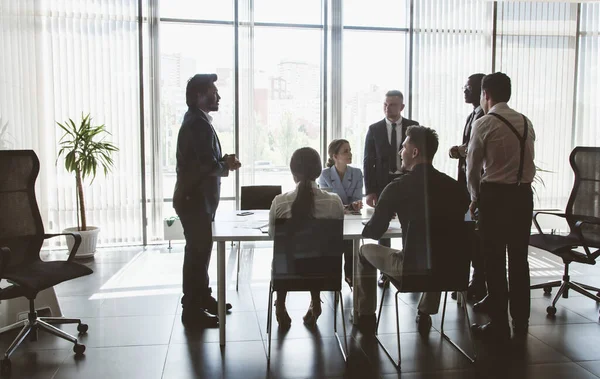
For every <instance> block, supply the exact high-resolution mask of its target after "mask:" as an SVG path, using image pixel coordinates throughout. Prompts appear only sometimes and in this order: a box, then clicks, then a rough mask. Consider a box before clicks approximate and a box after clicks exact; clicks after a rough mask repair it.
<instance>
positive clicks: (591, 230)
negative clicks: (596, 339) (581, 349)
mask: <svg viewBox="0 0 600 379" xmlns="http://www.w3.org/2000/svg"><path fill="white" fill-rule="evenodd" d="M569 162H570V163H571V167H572V168H573V173H574V174H575V182H574V184H573V189H572V190H571V196H569V201H568V203H567V208H566V209H565V213H550V212H534V215H533V224H534V225H535V227H536V229H537V231H538V233H539V234H533V235H531V237H530V238H529V244H530V245H531V246H535V247H537V248H539V249H542V250H546V251H548V252H550V253H552V254H554V255H556V256H558V257H559V258H561V259H562V260H563V263H564V264H565V270H564V274H563V277H562V280H556V281H552V282H548V283H541V284H536V285H532V286H531V289H537V288H543V289H544V292H545V293H548V294H549V293H551V292H552V288H553V287H560V288H559V290H558V292H557V293H556V296H554V300H552V305H550V306H548V308H546V312H547V313H548V314H549V315H551V316H553V315H555V314H556V302H557V301H558V299H559V298H560V296H561V295H562V296H563V297H564V298H567V297H568V296H569V289H573V290H575V291H577V292H579V293H580V294H582V295H584V296H587V297H589V298H590V299H592V300H595V301H597V302H600V288H596V287H593V286H589V285H587V284H583V283H579V282H573V281H571V279H570V277H569V265H570V264H571V263H573V262H576V263H583V264H588V265H595V264H596V259H598V256H599V255H600V147H576V148H575V149H573V151H572V152H571V156H570V157H569ZM540 214H549V215H553V216H558V217H562V218H564V219H565V220H566V221H567V223H568V225H569V229H570V233H569V234H568V235H566V236H565V235H557V234H552V233H551V234H548V233H544V232H543V231H542V229H541V228H540V224H539V223H538V221H537V216H538V215H540ZM581 249H583V252H582V251H581ZM594 249H596V250H595V251H594ZM589 291H595V292H596V294H593V293H591V292H589Z"/></svg>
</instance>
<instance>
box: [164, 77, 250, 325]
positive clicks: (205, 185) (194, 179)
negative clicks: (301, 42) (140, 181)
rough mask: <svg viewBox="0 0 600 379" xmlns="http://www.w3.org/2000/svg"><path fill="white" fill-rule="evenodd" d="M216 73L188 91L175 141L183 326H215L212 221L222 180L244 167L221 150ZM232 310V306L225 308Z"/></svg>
mask: <svg viewBox="0 0 600 379" xmlns="http://www.w3.org/2000/svg"><path fill="white" fill-rule="evenodd" d="M216 81H217V75H216V74H197V75H195V76H193V77H192V78H191V79H190V80H189V81H188V84H187V87H186V93H185V97H186V104H187V106H188V111H187V112H186V113H185V116H184V118H183V123H182V124H181V128H180V129H179V135H178V137H177V182H176V184H175V193H174V194H173V207H174V208H175V211H176V212H177V215H178V216H179V219H180V220H181V225H182V226H183V233H184V235H185V242H186V244H185V256H184V259H183V297H182V298H181V304H182V307H183V313H182V315H181V321H182V322H183V324H184V325H185V326H200V327H217V326H219V320H218V317H217V316H216V314H217V301H216V299H215V298H214V297H212V296H211V289H210V287H209V286H208V284H209V278H208V265H209V263H210V255H211V251H212V245H213V241H212V225H211V224H212V221H213V219H214V216H215V212H216V211H217V207H218V205H219V198H220V196H221V177H222V176H228V175H229V171H233V170H237V169H238V168H239V167H240V166H241V164H240V162H239V161H238V160H237V159H236V157H235V154H225V155H223V154H222V152H221V143H220V142H219V137H218V136H217V133H216V132H215V129H214V128H213V126H212V124H211V122H212V117H211V116H210V115H209V112H214V111H218V110H219V100H220V99H221V97H220V96H219V93H218V90H217V87H216V86H215V82H216ZM226 307H227V309H231V304H227V306H226Z"/></svg>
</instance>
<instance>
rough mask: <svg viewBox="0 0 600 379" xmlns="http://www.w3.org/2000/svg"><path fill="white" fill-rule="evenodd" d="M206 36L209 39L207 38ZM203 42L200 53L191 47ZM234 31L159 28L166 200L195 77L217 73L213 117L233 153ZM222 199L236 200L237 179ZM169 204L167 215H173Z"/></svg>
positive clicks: (224, 183) (224, 188)
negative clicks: (187, 96)
mask: <svg viewBox="0 0 600 379" xmlns="http://www.w3.org/2000/svg"><path fill="white" fill-rule="evenodd" d="M203 36H210V38H204V37H203ZM194 40H197V41H199V40H203V42H202V45H201V48H200V46H195V45H194V44H192V43H190V41H194ZM233 53H234V50H233V27H232V26H229V25H218V24H217V25H213V24H205V25H202V24H200V25H198V24H186V23H179V22H178V23H173V22H163V23H161V25H160V94H159V95H160V96H159V97H160V130H161V132H162V133H164V134H163V137H162V138H161V139H160V146H161V150H160V151H161V152H160V154H161V163H162V170H163V171H162V179H163V185H162V189H163V197H165V198H171V197H172V195H173V190H174V188H175V181H176V173H175V165H176V157H175V154H176V149H177V135H178V132H179V128H180V127H181V122H182V121H183V116H184V115H185V112H187V109H188V107H187V105H186V102H185V88H186V85H187V82H188V79H189V78H191V77H192V76H194V75H195V74H197V73H216V74H217V76H218V80H217V82H216V83H215V85H216V86H217V88H218V89H219V95H220V96H221V101H220V103H219V111H218V112H212V113H211V116H212V117H213V125H214V128H215V130H216V131H217V133H218V135H219V140H220V142H221V147H222V149H223V152H224V153H233V152H234V151H235V150H234V135H233V130H234V102H235V94H234V90H233V88H234V83H233V74H234V72H233V64H234V60H233ZM221 196H222V197H230V198H231V197H234V196H235V175H233V174H231V175H230V176H228V177H226V178H222V180H221ZM173 214H174V210H173V209H172V206H171V204H170V203H166V204H165V216H169V215H173Z"/></svg>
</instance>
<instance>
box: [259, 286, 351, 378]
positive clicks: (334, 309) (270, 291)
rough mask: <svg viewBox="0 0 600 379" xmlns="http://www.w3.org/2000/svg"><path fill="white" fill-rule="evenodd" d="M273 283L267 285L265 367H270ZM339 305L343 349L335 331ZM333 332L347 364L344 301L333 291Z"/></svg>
mask: <svg viewBox="0 0 600 379" xmlns="http://www.w3.org/2000/svg"><path fill="white" fill-rule="evenodd" d="M273 292H275V291H273V283H270V284H269V303H268V308H267V309H268V313H267V334H268V335H269V342H268V347H267V367H270V366H271V337H272V327H273V305H272V304H273ZM338 303H339V304H340V310H341V312H342V328H343V332H344V347H345V349H344V347H342V341H341V340H340V336H339V334H338V331H337V305H338ZM333 312H334V313H333V332H334V334H335V338H336V339H337V342H338V346H339V347H340V352H341V353H342V357H343V358H344V362H346V363H347V362H348V338H347V336H346V317H345V316H344V301H343V299H342V292H341V291H335V292H334V306H333Z"/></svg>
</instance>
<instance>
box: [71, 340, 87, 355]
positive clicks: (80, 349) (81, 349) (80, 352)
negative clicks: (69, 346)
mask: <svg viewBox="0 0 600 379" xmlns="http://www.w3.org/2000/svg"><path fill="white" fill-rule="evenodd" d="M73 351H74V352H75V355H76V356H78V357H79V356H82V355H83V353H85V345H81V344H78V343H76V344H75V346H73Z"/></svg>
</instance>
